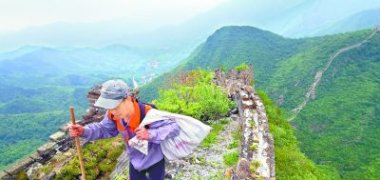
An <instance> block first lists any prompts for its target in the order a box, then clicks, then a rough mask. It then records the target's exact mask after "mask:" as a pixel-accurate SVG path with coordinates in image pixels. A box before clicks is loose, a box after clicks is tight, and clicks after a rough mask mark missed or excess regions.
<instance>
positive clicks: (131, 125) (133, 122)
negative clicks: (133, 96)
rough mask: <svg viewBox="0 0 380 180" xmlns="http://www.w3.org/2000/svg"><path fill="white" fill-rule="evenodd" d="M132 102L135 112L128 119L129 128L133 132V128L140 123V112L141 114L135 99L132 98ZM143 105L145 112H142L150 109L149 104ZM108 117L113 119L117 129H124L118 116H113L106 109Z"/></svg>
mask: <svg viewBox="0 0 380 180" xmlns="http://www.w3.org/2000/svg"><path fill="white" fill-rule="evenodd" d="M132 103H133V107H134V109H135V113H134V114H133V115H132V117H131V119H130V121H129V124H128V126H129V130H130V132H132V133H134V132H135V129H136V128H137V127H138V126H139V124H140V121H141V117H140V114H141V112H140V111H141V110H140V107H139V103H138V102H137V101H136V100H132ZM144 106H145V112H144V114H146V113H147V112H148V111H149V110H151V109H152V107H151V106H149V105H144ZM108 118H109V119H111V120H113V121H114V122H115V123H116V127H117V129H118V130H119V131H125V130H126V129H125V127H124V126H123V125H122V124H121V123H120V118H119V117H117V116H114V115H113V114H112V113H111V112H109V111H108Z"/></svg>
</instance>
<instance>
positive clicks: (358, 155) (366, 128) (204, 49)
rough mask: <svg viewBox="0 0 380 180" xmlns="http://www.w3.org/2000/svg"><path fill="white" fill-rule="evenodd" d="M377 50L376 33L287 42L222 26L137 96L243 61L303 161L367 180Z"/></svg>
mask: <svg viewBox="0 0 380 180" xmlns="http://www.w3.org/2000/svg"><path fill="white" fill-rule="evenodd" d="M379 51H380V33H379V32H378V30H376V29H368V30H362V31H357V32H351V33H344V34H337V35H330V36H323V37H316V38H303V39H288V38H284V37H281V36H278V35H275V34H273V33H271V32H268V31H262V30H260V29H257V28H253V27H224V28H221V29H219V30H218V31H216V32H215V33H214V34H213V35H212V36H210V37H209V38H208V39H207V41H205V42H204V43H203V44H202V45H200V46H199V47H198V48H197V49H196V50H195V51H194V52H193V54H191V55H190V56H189V57H188V58H187V60H186V62H184V63H183V64H181V66H180V67H178V68H177V69H176V70H174V71H173V72H172V73H171V74H170V75H169V73H168V74H166V75H163V76H162V77H161V78H158V80H157V81H155V82H153V83H152V84H150V85H148V86H147V87H145V89H143V90H142V93H143V94H145V95H146V96H144V95H142V97H147V100H149V98H154V97H155V96H154V95H153V96H151V94H154V93H155V92H157V91H158V90H157V88H158V87H166V86H169V85H170V81H169V79H172V78H173V77H175V76H176V75H173V74H174V73H177V74H178V73H180V72H181V71H184V70H190V69H196V68H198V67H201V68H206V69H207V68H208V69H213V68H217V67H226V68H231V67H234V66H236V65H238V64H240V63H244V62H245V63H250V64H252V65H253V66H254V71H255V73H254V74H255V83H256V88H258V89H262V90H264V91H265V92H267V93H268V94H269V96H270V97H271V98H273V99H275V100H276V101H277V104H279V105H280V106H281V107H282V108H283V109H284V110H285V113H286V116H287V117H288V119H289V120H291V123H292V125H293V127H294V128H295V129H296V135H297V137H298V138H299V140H300V141H301V143H300V144H301V149H302V151H303V152H305V153H306V155H307V156H309V157H310V158H311V159H313V160H314V161H315V162H316V163H317V164H323V165H328V166H330V167H334V168H336V169H337V170H338V171H339V173H340V176H341V177H342V178H344V179H347V178H354V179H355V178H361V177H366V178H374V177H379V174H378V171H376V169H379V168H380V167H379V164H378V163H377V162H378V160H379V158H380V154H379V151H378V148H377V147H378V146H379V144H380V140H379V139H378V138H377V135H378V134H379V130H380V129H379V126H380V119H379V112H378V111H379V109H380V108H379V105H378V103H377V102H379V100H380V97H379V96H378V94H379V93H380V92H379V91H380V90H379V89H380V88H379V87H380V84H379V83H380V82H379V77H380V74H379V71H378V69H379V68H380V67H379V66H380V56H379ZM376 173H377V174H376Z"/></svg>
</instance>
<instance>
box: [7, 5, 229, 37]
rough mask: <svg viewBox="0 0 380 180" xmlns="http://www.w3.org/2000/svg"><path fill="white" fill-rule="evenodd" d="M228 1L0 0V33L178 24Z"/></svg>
mask: <svg viewBox="0 0 380 180" xmlns="http://www.w3.org/2000/svg"><path fill="white" fill-rule="evenodd" d="M226 1H229V0H186V1H185V0H0V32H1V31H3V32H4V31H14V30H19V29H23V28H27V27H30V26H40V25H45V24H50V23H54V22H98V21H105V20H111V19H117V18H124V19H127V20H128V21H131V22H138V21H149V20H151V21H152V20H154V21H156V22H157V21H161V22H162V24H163V25H165V24H176V23H180V22H182V21H184V20H186V19H188V18H190V17H192V16H195V15H197V14H199V13H202V12H205V11H208V10H210V9H212V8H214V7H216V6H218V5H219V4H221V3H223V2H226Z"/></svg>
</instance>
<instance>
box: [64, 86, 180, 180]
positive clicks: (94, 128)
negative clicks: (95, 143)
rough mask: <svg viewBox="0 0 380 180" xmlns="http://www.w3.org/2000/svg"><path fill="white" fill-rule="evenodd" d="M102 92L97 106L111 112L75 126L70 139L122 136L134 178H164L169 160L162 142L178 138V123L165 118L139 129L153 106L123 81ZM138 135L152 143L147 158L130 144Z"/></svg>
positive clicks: (71, 127) (105, 87) (72, 126)
mask: <svg viewBox="0 0 380 180" xmlns="http://www.w3.org/2000/svg"><path fill="white" fill-rule="evenodd" d="M100 92H101V94H100V97H99V98H98V99H97V101H96V102H95V106H96V107H101V108H105V109H107V112H106V114H105V115H104V118H103V120H102V121H101V122H98V123H92V124H89V125H86V126H84V127H83V126H81V125H71V126H70V127H69V133H70V136H72V137H83V138H86V139H87V140H90V141H91V140H96V139H103V138H111V137H115V136H117V135H118V134H119V133H121V134H122V137H123V139H124V140H125V142H126V143H125V144H126V149H125V150H126V151H127V153H128V157H129V160H130V164H129V176H130V179H131V180H143V179H148V178H149V179H155V180H156V179H157V180H160V179H164V177H165V158H164V155H163V153H162V151H161V148H160V142H162V141H164V140H165V139H168V138H171V137H175V136H177V135H178V134H179V130H180V129H179V126H178V124H177V123H176V122H175V121H172V120H169V119H163V120H160V121H157V122H154V123H151V124H149V125H147V126H144V127H142V128H139V127H138V126H139V124H140V122H141V121H142V120H143V118H144V116H145V114H146V113H147V112H148V111H149V110H150V109H152V107H151V106H149V105H145V104H141V103H139V102H138V101H137V100H136V98H135V97H134V96H133V95H132V93H131V92H130V91H129V88H128V85H127V84H126V83H125V82H124V81H122V80H109V81H106V82H105V83H103V84H102V88H101V91H100ZM134 136H136V138H137V139H140V140H148V154H147V155H145V154H143V153H141V152H140V151H138V150H137V149H135V148H133V147H131V146H129V145H128V141H129V140H130V139H131V138H133V137H134ZM147 174H148V175H147Z"/></svg>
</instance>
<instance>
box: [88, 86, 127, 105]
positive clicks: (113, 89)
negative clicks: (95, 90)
mask: <svg viewBox="0 0 380 180" xmlns="http://www.w3.org/2000/svg"><path fill="white" fill-rule="evenodd" d="M129 95H130V93H129V87H128V85H127V83H125V82H124V81H123V80H119V79H117V80H109V81H106V82H104V83H103V84H102V89H101V90H100V96H99V98H98V100H96V102H95V104H94V106H97V107H101V108H104V109H114V108H116V107H117V106H118V105H119V104H120V103H121V102H122V101H123V99H124V98H126V97H128V96H129Z"/></svg>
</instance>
